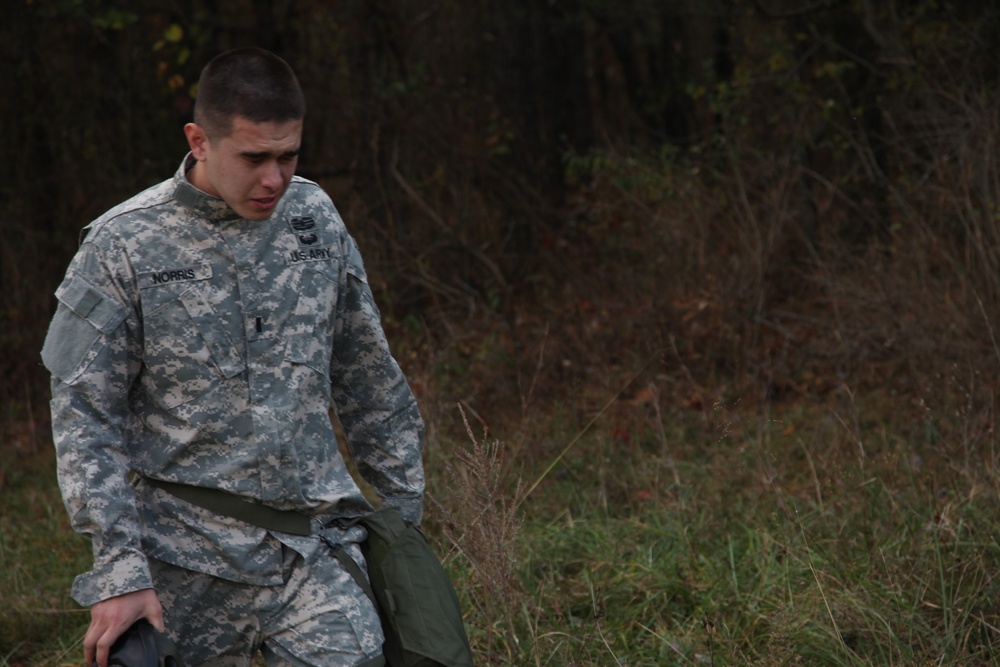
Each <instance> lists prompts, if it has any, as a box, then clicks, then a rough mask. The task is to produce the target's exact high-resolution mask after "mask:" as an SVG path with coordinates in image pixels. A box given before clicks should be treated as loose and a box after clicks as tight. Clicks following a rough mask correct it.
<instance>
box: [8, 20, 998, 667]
mask: <svg viewBox="0 0 1000 667" xmlns="http://www.w3.org/2000/svg"><path fill="white" fill-rule="evenodd" d="M3 9H4V14H3V18H2V20H0V82H2V83H3V84H4V95H3V96H0V121H2V126H0V127H2V128H3V131H2V132H0V151H2V156H3V159H2V160H0V281H2V282H0V323H2V324H3V326H2V327H0V378H2V379H0V497H2V498H3V500H4V510H3V511H2V512H0V665H7V664H9V665H11V666H13V665H18V666H21V667H23V666H24V665H27V664H38V665H49V664H58V665H65V664H72V661H73V660H74V659H79V656H80V655H81V651H80V646H79V643H80V639H81V637H82V636H83V632H84V629H85V628H86V624H87V612H86V610H83V609H79V608H78V607H76V606H75V605H74V604H73V603H72V602H71V601H70V600H69V598H68V590H69V584H70V582H71V581H72V578H73V577H74V576H75V575H76V574H77V573H79V572H81V571H84V570H86V569H87V567H88V566H89V563H90V554H89V545H88V544H87V540H85V539H84V538H81V537H79V536H76V535H74V534H72V532H71V530H70V528H69V525H68V521H67V518H66V516H65V512H64V511H63V508H62V507H61V506H60V505H61V502H60V499H59V493H58V489H57V487H56V483H55V479H54V477H55V474H54V462H53V460H52V459H53V453H52V447H51V441H50V437H49V424H48V410H47V400H48V378H47V374H46V373H45V371H44V369H43V368H42V367H41V364H40V360H39V350H40V348H41V345H42V340H43V337H44V335H45V331H46V328H47V326H48V322H49V319H50V317H51V315H52V313H53V311H54V309H55V300H54V297H53V296H52V294H53V291H54V290H55V289H56V287H57V285H58V284H59V282H60V280H61V278H62V275H63V273H64V271H65V268H66V265H67V263H68V262H69V260H70V258H71V257H72V255H73V253H74V252H75V250H76V247H77V244H78V241H79V236H80V231H81V229H82V227H83V226H84V225H86V224H87V223H88V222H90V221H91V220H92V219H94V218H95V217H96V216H98V215H100V214H101V213H102V212H104V211H105V210H106V209H108V208H109V207H111V206H113V205H115V204H117V203H118V202H120V201H121V200H123V199H125V198H127V197H129V196H131V195H132V194H134V193H136V192H137V191H139V190H141V189H143V188H145V187H147V186H149V185H152V184H154V183H157V182H159V181H161V180H163V179H165V178H168V177H169V176H170V175H171V174H172V173H173V172H174V171H175V170H176V168H177V166H178V165H179V164H180V161H181V159H182V157H183V155H184V153H185V152H186V150H187V148H186V145H185V142H184V138H183V133H182V131H181V128H182V125H183V124H184V123H185V122H187V121H188V120H190V116H191V109H192V103H193V96H194V95H195V93H196V91H195V89H194V86H195V83H196V81H197V77H198V73H199V71H200V69H201V67H202V66H203V65H204V63H205V62H206V61H207V60H208V59H210V58H211V57H213V56H214V55H216V54H218V53H220V52H221V51H223V50H225V49H228V48H231V47H237V46H250V45H255V46H262V47H265V48H268V49H271V50H273V51H275V52H277V53H279V54H280V55H282V56H283V57H284V58H285V59H287V60H288V61H289V63H290V64H291V65H292V66H293V67H294V68H295V70H296V71H297V73H298V75H299V77H300V79H301V83H302V85H303V88H304V90H305V93H306V96H307V102H308V107H309V110H308V114H307V118H306V123H305V134H304V145H303V153H302V159H301V162H300V169H299V172H300V173H301V174H302V175H303V176H306V177H308V178H312V179H314V180H317V181H319V182H320V183H321V184H322V185H323V186H324V187H326V188H327V189H328V191H329V192H330V194H331V195H332V196H333V198H334V201H335V202H336V203H337V205H338V207H339V209H340V211H341V213H342V214H343V216H344V218H345V220H346V222H347V225H348V227H349V229H350V230H351V231H352V233H353V234H354V235H355V237H356V238H357V239H358V242H359V245H360V247H361V250H362V253H363V255H364V257H365V260H366V264H367V268H368V275H369V278H370V280H371V283H372V285H373V288H374V291H375V297H376V300H377V302H378V304H379V307H380V309H381V311H382V315H383V319H384V324H385V327H386V330H387V333H388V335H389V338H390V342H391V344H392V346H393V350H394V353H395V355H396V357H397V359H398V360H399V361H400V364H401V366H402V367H403V369H404V371H405V372H406V375H407V377H408V379H409V380H410V383H411V385H412V386H413V388H414V391H415V393H416V394H417V396H418V400H419V402H420V407H421V412H422V413H423V415H424V417H425V420H426V421H427V424H428V447H427V449H426V457H427V464H428V465H427V470H428V493H427V505H428V512H427V514H426V518H427V519H426V521H425V524H424V525H425V528H426V530H427V532H428V535H429V536H430V538H431V539H432V541H433V543H434V545H435V546H436V547H437V548H438V550H439V552H440V553H441V554H442V556H443V560H444V561H445V562H446V565H447V567H449V569H450V572H451V573H452V575H453V579H454V581H455V582H456V587H457V589H458V593H459V595H460V598H461V600H462V602H463V606H464V609H466V614H467V616H466V623H467V627H468V629H469V631H470V637H471V639H472V642H473V647H474V651H475V653H476V657H477V663H480V664H484V665H515V664H532V665H542V664H544V665H553V666H554V665H575V666H577V667H589V666H590V665H602V666H603V665H609V664H619V665H622V664H630V665H636V666H638V665H666V664H712V665H716V664H726V665H736V664H739V665H747V666H748V667H778V666H779V665H780V666H782V667H785V666H786V665H824V666H826V665H843V666H845V667H846V666H850V667H856V666H861V665H907V666H909V665H916V664H921V665H930V664H934V665H947V666H949V667H950V666H952V665H954V666H955V667H958V666H962V667H965V666H967V665H979V664H990V665H995V664H998V662H997V660H998V659H997V657H996V656H997V655H1000V606H998V603H997V601H998V599H1000V597H998V594H997V591H998V583H997V582H998V581H1000V580H998V578H997V577H998V575H997V573H998V572H1000V548H998V542H997V539H996V535H998V534H1000V518H998V517H1000V513H998V512H997V508H998V507H1000V472H998V471H1000V468H998V462H1000V456H998V451H997V442H998V438H997V431H996V428H995V421H996V414H997V407H998V405H997V389H998V386H997V377H998V370H1000V341H998V331H997V329H998V327H1000V319H998V318H1000V282H998V276H1000V229H998V223H1000V209H998V199H1000V168H998V157H1000V156H998V151H1000V87H998V83H1000V79H998V75H1000V67H998V66H1000V49H998V48H997V46H998V44H1000V7H998V3H997V2H995V1H994V0H986V1H982V0H954V1H951V2H945V1H943V0H939V1H931V0H909V1H907V2H903V1H902V0H796V1H793V0H673V1H669V0H661V1H654V0H614V1H612V0H575V1H570V0H520V1H509V0H439V1H436V2H435V1H433V0H422V1H421V2H417V1H415V0H340V1H337V0H232V1H230V0H227V1H226V2H222V1H221V0H217V1H211V0H204V1H202V2H196V1H194V0H158V1H154V0H6V1H5V2H4V3H3ZM459 406H460V407H461V410H459V409H458V407H459ZM466 419H467V420H468V422H469V426H468V428H467V427H466V424H465V421H464V420H466ZM480 433H482V435H479V434H480ZM469 436H472V443H471V444H470V442H469Z"/></svg>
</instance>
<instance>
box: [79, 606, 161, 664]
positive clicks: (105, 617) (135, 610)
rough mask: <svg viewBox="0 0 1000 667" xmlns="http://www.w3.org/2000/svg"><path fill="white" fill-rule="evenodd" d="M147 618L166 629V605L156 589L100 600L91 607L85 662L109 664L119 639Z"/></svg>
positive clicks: (84, 642) (155, 625)
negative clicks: (139, 621)
mask: <svg viewBox="0 0 1000 667" xmlns="http://www.w3.org/2000/svg"><path fill="white" fill-rule="evenodd" d="M140 618H145V619H146V620H148V621H149V622H150V624H151V625H152V626H153V627H154V628H156V629H157V630H159V631H160V632H163V631H164V630H165V628H164V626H163V607H161V606H160V599H159V598H158V597H156V591H154V590H153V589H152V588H144V589H142V590H139V591H135V592H132V593H126V594H125V595H119V596H118V597H113V598H109V599H107V600H103V601H101V602H98V603H97V604H95V605H94V606H93V607H91V609H90V627H89V628H88V629H87V634H86V635H85V636H84V638H83V659H84V660H85V664H87V665H93V664H94V661H95V660H96V661H97V664H98V665H100V667H108V654H109V653H110V651H111V645H112V644H114V643H115V640H116V639H118V638H119V637H120V636H121V635H122V634H124V632H125V631H126V630H128V629H129V627H130V626H131V625H132V624H133V623H135V622H136V621H138V620H139V619H140Z"/></svg>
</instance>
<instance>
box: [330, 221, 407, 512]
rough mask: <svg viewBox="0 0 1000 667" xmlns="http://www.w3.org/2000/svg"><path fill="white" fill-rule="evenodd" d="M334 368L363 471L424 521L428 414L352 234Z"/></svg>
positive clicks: (390, 500) (387, 497)
mask: <svg viewBox="0 0 1000 667" xmlns="http://www.w3.org/2000/svg"><path fill="white" fill-rule="evenodd" d="M344 250H345V251H344V255H345V270H344V271H342V272H341V280H340V286H339V287H340V295H339V298H338V304H337V308H338V313H337V326H336V333H335V338H334V349H333V355H332V368H331V369H330V370H331V373H330V377H331V378H333V399H334V403H335V405H336V410H337V416H338V417H339V419H340V422H341V424H342V425H343V427H344V433H345V435H346V437H347V446H348V449H349V450H350V452H351V454H352V456H353V457H354V460H355V461H356V462H357V465H358V471H359V472H360V473H361V475H362V476H363V477H364V478H365V480H366V481H367V482H368V483H370V484H371V485H372V487H373V488H374V489H375V491H376V493H378V494H379V496H380V497H381V498H382V499H383V501H384V502H385V503H387V504H389V505H391V506H394V507H396V508H397V509H399V511H400V514H402V516H403V518H404V519H406V520H407V521H410V522H412V523H414V524H419V523H420V520H421V518H422V515H423V494H424V469H423V462H422V452H423V435H424V422H423V419H422V418H421V416H420V412H419V410H418V408H417V401H416V398H415V397H414V395H413V392H412V391H411V390H410V386H409V384H407V382H406V378H405V377H404V376H403V372H402V371H401V370H400V368H399V365H398V364H397V363H396V360H395V359H394V358H393V357H392V354H391V353H390V351H389V344H388V341H387V340H386V337H385V332H384V331H383V329H382V321H381V316H380V314H379V311H378V308H377V307H376V306H375V301H374V299H373V297H372V293H371V288H370V287H369V285H368V278H367V275H366V274H365V269H364V263H363V262H362V260H361V254H360V252H359V251H358V248H357V245H356V243H355V242H354V239H353V238H351V237H350V236H349V235H346V234H345V241H344Z"/></svg>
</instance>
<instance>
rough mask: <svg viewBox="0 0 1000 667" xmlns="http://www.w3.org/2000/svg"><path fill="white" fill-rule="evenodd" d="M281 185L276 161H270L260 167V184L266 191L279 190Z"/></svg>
mask: <svg viewBox="0 0 1000 667" xmlns="http://www.w3.org/2000/svg"><path fill="white" fill-rule="evenodd" d="M281 183H282V175H281V167H280V166H279V165H278V163H277V162H276V161H271V162H268V163H267V164H265V165H264V166H263V167H261V174H260V184H261V185H262V186H264V187H265V188H267V189H268V190H280V189H281Z"/></svg>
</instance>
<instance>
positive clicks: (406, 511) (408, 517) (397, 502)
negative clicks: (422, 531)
mask: <svg viewBox="0 0 1000 667" xmlns="http://www.w3.org/2000/svg"><path fill="white" fill-rule="evenodd" d="M382 503H383V504H385V505H389V506H390V507H395V508H396V509H397V510H399V514H400V516H402V517H403V521H408V522H410V523H412V524H413V525H414V526H419V525H420V521H421V519H423V517H424V499H423V498H422V497H417V498H385V499H383V501H382Z"/></svg>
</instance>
